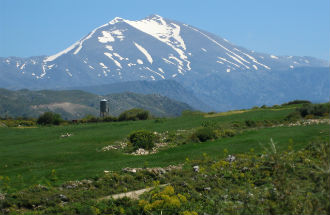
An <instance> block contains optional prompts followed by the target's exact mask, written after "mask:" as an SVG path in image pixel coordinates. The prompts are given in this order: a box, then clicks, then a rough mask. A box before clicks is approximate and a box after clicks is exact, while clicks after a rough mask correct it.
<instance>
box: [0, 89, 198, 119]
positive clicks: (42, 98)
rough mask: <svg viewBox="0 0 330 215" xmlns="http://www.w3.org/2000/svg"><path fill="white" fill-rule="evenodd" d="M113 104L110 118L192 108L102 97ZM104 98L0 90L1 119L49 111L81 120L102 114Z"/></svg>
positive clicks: (157, 99)
mask: <svg viewBox="0 0 330 215" xmlns="http://www.w3.org/2000/svg"><path fill="white" fill-rule="evenodd" d="M102 98H106V99H108V100H109V101H110V102H109V104H110V114H111V115H115V116H117V115H119V114H120V113H121V112H123V111H125V110H128V109H131V108H143V109H146V110H149V111H150V112H151V113H152V114H153V115H155V116H178V115H180V114H181V112H182V111H183V110H191V109H193V108H192V107H191V106H189V105H187V104H185V103H182V102H178V101H175V100H172V99H169V98H168V97H165V96H161V95H158V94H152V95H141V94H136V93H128V92H126V93H117V94H109V95H105V96H102ZM100 99H101V97H100V96H98V95H95V94H92V93H87V92H84V91H80V90H63V91H55V90H41V91H30V90H18V91H11V90H6V89H0V116H11V117H18V116H24V117H38V116H39V115H40V114H42V113H43V112H46V111H53V112H56V113H59V114H61V115H62V117H63V118H65V119H76V118H82V117H84V116H85V115H88V114H90V115H95V116H97V115H98V114H99V101H100Z"/></svg>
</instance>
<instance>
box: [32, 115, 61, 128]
mask: <svg viewBox="0 0 330 215" xmlns="http://www.w3.org/2000/svg"><path fill="white" fill-rule="evenodd" d="M61 121H62V118H61V116H60V115H59V114H57V113H53V112H45V113H43V114H41V115H40V116H39V118H38V120H37V124H39V125H59V124H60V123H61Z"/></svg>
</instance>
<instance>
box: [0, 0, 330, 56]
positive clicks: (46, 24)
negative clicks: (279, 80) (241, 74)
mask: <svg viewBox="0 0 330 215" xmlns="http://www.w3.org/2000/svg"><path fill="white" fill-rule="evenodd" d="M150 14H159V15H161V16H163V17H166V18H170V19H174V20H178V21H181V22H184V23H187V24H190V25H193V26H196V27H198V28H201V29H203V30H206V31H209V32H212V33H214V34H216V35H219V36H221V37H224V38H226V39H228V40H230V41H231V42H232V43H234V44H237V45H241V46H244V47H246V48H248V49H253V50H256V51H260V52H265V53H269V54H276V55H297V56H313V57H318V58H322V59H325V60H329V49H330V1H329V0H230V1H229V0H203V1H200V0H167V1H158V0H130V1H129V0H116V1H114V0H90V1H85V0H80V1H78V0H56V1H55V0H54V1H51V0H29V1H27V0H0V56H1V57H8V56H19V57H28V56H37V55H52V54H55V53H57V52H59V51H61V50H63V49H65V48H67V47H68V46H69V45H71V44H72V43H74V42H75V41H77V40H79V39H80V38H82V37H84V36H85V35H86V34H88V33H89V32H90V31H92V30H93V29H94V28H96V27H98V26H100V25H102V24H104V23H106V22H108V21H110V20H112V19H113V18H114V17H116V16H119V17H122V18H125V19H131V20H137V19H142V18H144V17H146V16H148V15H150Z"/></svg>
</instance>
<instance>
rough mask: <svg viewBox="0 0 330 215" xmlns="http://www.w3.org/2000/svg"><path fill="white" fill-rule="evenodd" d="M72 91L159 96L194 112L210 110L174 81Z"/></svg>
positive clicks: (97, 86)
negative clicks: (184, 105) (184, 104)
mask: <svg viewBox="0 0 330 215" xmlns="http://www.w3.org/2000/svg"><path fill="white" fill-rule="evenodd" d="M73 89H78V90H83V91H85V92H90V93H95V94H97V95H106V94H110V93H123V92H134V93H140V94H159V95H163V96H166V97H168V98H170V99H174V100H176V101H181V102H184V103H186V104H188V105H190V106H191V107H193V108H194V109H196V110H201V111H210V110H212V108H211V107H210V106H208V105H206V104H205V103H203V102H202V101H201V100H200V99H198V98H197V97H196V96H195V95H194V93H193V92H192V91H190V90H187V89H186V88H184V87H183V86H182V85H181V84H179V83H178V82H176V81H174V80H160V81H129V82H121V83H114V84H106V85H95V86H85V87H84V86H83V87H73Z"/></svg>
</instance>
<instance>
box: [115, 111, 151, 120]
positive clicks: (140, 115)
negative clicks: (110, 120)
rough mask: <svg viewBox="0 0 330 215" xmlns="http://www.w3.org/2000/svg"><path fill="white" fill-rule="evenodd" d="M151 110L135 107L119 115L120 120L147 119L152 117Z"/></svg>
mask: <svg viewBox="0 0 330 215" xmlns="http://www.w3.org/2000/svg"><path fill="white" fill-rule="evenodd" d="M150 118H151V115H150V112H149V111H147V110H143V109H139V108H133V109H131V110H127V111H124V112H123V113H121V114H120V115H119V117H118V121H127V120H134V121H135V120H147V119H150Z"/></svg>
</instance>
